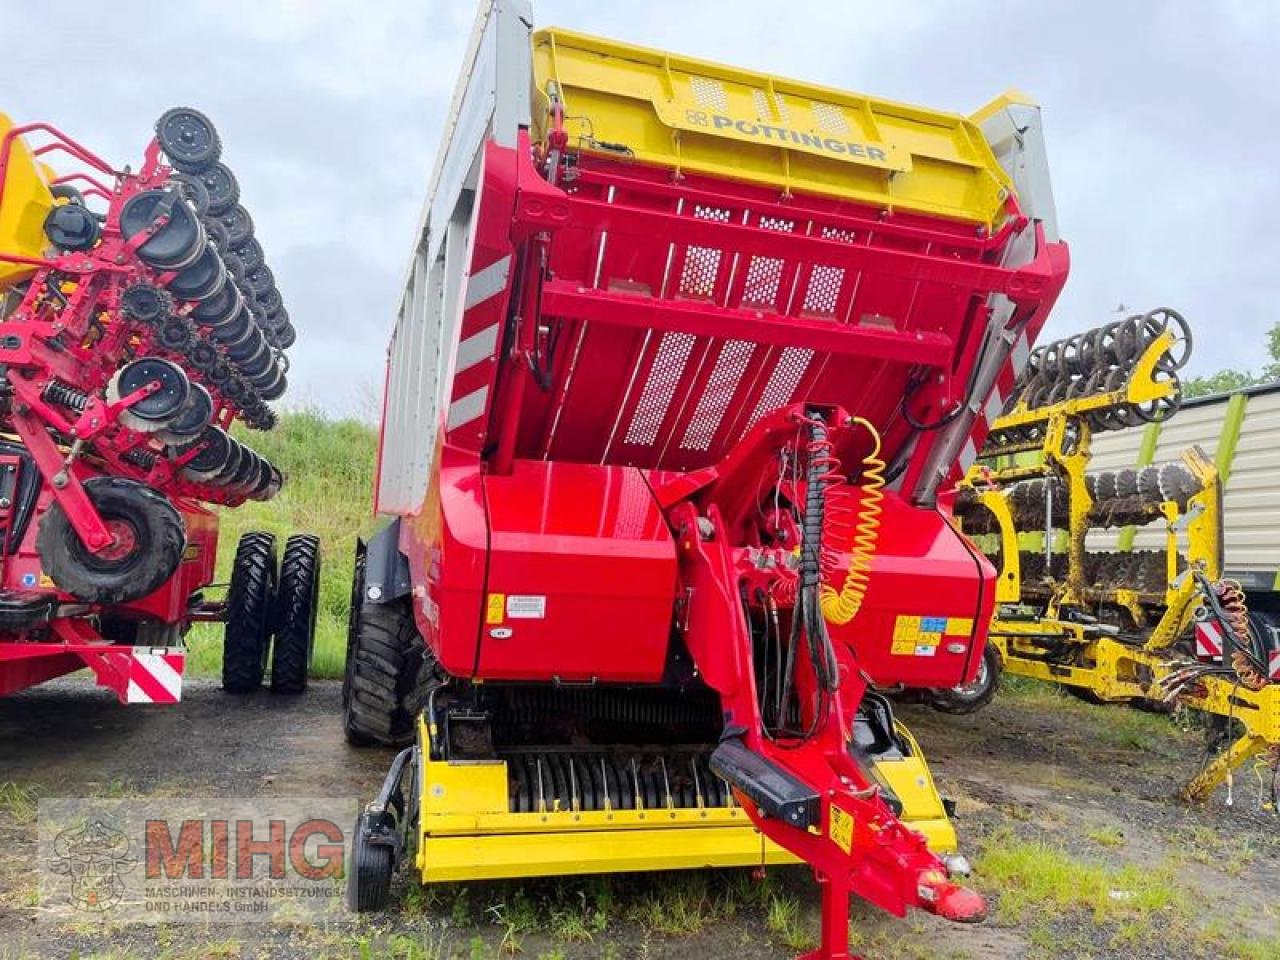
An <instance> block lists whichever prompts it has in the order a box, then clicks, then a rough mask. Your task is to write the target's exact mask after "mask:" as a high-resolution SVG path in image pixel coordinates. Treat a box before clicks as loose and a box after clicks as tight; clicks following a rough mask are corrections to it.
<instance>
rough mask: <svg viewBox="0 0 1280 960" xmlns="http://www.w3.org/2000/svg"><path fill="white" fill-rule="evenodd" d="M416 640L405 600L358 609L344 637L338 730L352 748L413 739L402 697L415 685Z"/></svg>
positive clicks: (418, 643) (418, 641) (401, 743)
mask: <svg viewBox="0 0 1280 960" xmlns="http://www.w3.org/2000/svg"><path fill="white" fill-rule="evenodd" d="M423 650H424V647H423V642H422V638H421V637H420V636H419V634H418V628H417V626H416V625H415V624H414V622H413V614H412V612H411V611H410V609H409V605H408V603H407V602H405V601H393V602H391V603H369V602H368V601H363V602H361V603H360V605H359V607H358V613H357V615H356V617H355V625H354V629H353V630H352V632H351V634H350V635H349V636H348V637H347V656H348V660H347V670H346V676H345V678H344V682H343V709H342V729H343V732H344V733H345V734H346V738H347V742H348V743H350V744H352V745H353V746H357V747H360V746H368V745H369V744H374V743H377V744H383V745H385V746H390V747H403V746H405V745H406V744H408V743H410V742H411V741H412V740H413V714H412V713H411V712H410V711H409V708H408V707H407V706H406V703H405V701H406V699H407V698H408V696H409V695H410V694H411V693H412V690H413V687H414V685H415V684H416V682H417V678H418V672H419V666H420V665H421V663H422V654H423Z"/></svg>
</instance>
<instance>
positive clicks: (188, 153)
mask: <svg viewBox="0 0 1280 960" xmlns="http://www.w3.org/2000/svg"><path fill="white" fill-rule="evenodd" d="M156 140H157V141H158V142H159V144H160V149H161V150H163V151H164V153H165V156H167V157H168V158H169V160H170V162H171V163H172V164H173V166H174V168H175V169H177V170H181V171H182V172H183V173H203V172H204V171H205V170H206V169H208V168H209V166H211V165H212V164H214V163H216V162H217V161H218V157H220V156H221V155H222V141H220V140H219V139H218V131H217V129H216V128H215V127H214V125H213V123H212V121H210V119H209V118H208V117H206V116H205V115H204V114H203V113H201V112H200V111H199V110H192V109H191V108H190V107H174V108H173V109H171V110H166V111H165V112H164V113H162V114H161V115H160V119H159V120H157V121H156Z"/></svg>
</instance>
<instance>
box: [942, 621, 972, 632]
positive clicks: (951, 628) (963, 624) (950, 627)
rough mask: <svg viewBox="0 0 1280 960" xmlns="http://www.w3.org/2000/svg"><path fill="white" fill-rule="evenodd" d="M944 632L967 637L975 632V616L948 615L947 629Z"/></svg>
mask: <svg viewBox="0 0 1280 960" xmlns="http://www.w3.org/2000/svg"><path fill="white" fill-rule="evenodd" d="M944 632H945V633H946V634H947V636H949V637H961V636H964V637H967V636H968V635H969V634H971V633H973V618H972V617H947V629H946V630H945V631H944Z"/></svg>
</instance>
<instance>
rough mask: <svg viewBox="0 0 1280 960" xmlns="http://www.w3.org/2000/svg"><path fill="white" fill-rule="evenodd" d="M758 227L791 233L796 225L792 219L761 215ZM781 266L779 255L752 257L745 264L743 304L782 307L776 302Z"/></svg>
mask: <svg viewBox="0 0 1280 960" xmlns="http://www.w3.org/2000/svg"><path fill="white" fill-rule="evenodd" d="M760 227H761V228H762V229H764V230H776V231H778V232H779V233H791V232H792V231H793V230H795V228H796V225H795V221H794V220H781V219H778V218H775V217H761V218H760ZM782 267H783V261H782V259H781V258H779V257H760V256H755V257H752V258H751V261H750V263H749V264H748V265H747V276H746V280H745V282H744V284H743V288H742V302H743V304H744V305H746V306H752V307H773V308H775V309H777V310H782V309H784V307H785V305H784V304H779V303H778V293H779V286H780V284H781V283H782Z"/></svg>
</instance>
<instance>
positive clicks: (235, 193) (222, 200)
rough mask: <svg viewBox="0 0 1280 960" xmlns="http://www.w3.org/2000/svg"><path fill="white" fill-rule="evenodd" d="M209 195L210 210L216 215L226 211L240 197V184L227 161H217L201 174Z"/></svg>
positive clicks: (201, 179)
mask: <svg viewBox="0 0 1280 960" xmlns="http://www.w3.org/2000/svg"><path fill="white" fill-rule="evenodd" d="M200 182H201V184H202V185H203V186H204V188H205V190H206V191H207V192H208V195H209V203H208V210H209V212H210V213H211V214H213V215H214V216H215V217H216V216H220V215H221V214H224V213H226V212H227V211H228V210H230V209H231V208H232V207H234V206H235V204H236V201H237V200H239V199H240V184H239V182H238V181H237V180H236V176H235V174H234V173H232V172H231V169H230V168H229V167H228V166H227V165H226V164H225V163H215V164H213V165H212V166H210V167H209V169H207V170H205V171H204V172H203V173H201V174H200Z"/></svg>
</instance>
